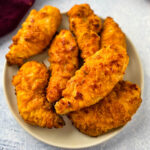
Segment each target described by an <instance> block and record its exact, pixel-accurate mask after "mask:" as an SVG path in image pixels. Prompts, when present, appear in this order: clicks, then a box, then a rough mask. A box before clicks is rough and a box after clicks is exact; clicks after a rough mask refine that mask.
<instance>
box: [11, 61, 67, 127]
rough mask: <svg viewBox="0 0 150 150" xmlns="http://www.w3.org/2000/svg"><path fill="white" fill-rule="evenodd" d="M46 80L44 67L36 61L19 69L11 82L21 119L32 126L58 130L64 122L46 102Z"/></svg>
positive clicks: (47, 76)
mask: <svg viewBox="0 0 150 150" xmlns="http://www.w3.org/2000/svg"><path fill="white" fill-rule="evenodd" d="M48 78H49V73H48V70H47V68H46V66H45V65H44V64H40V63H38V62H36V61H30V62H27V63H25V64H24V65H23V66H22V67H21V68H20V70H19V71H18V73H17V75H15V76H14V77H13V81H12V83H13V85H14V86H15V89H16V94H17V103H18V109H19V113H20V115H21V116H22V118H23V119H24V120H25V121H26V122H28V123H30V124H32V125H37V126H40V127H47V128H52V127H56V128H60V127H62V126H63V125H64V121H63V119H62V118H61V117H60V116H58V115H57V114H56V113H55V112H54V111H53V108H52V106H51V105H50V104H49V103H48V102H47V100H46V95H45V88H46V86H47V83H48Z"/></svg>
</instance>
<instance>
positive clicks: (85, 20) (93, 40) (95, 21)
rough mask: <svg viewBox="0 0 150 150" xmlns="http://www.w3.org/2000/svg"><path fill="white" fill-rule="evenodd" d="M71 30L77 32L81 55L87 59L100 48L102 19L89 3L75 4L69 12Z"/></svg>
mask: <svg viewBox="0 0 150 150" xmlns="http://www.w3.org/2000/svg"><path fill="white" fill-rule="evenodd" d="M68 16H69V22H70V30H71V31H72V32H73V33H74V34H75V36H76V38H77V42H78V46H79V49H80V50H81V57H82V58H83V59H86V58H87V57H89V56H91V55H93V54H94V53H95V52H96V51H98V50H99V49H100V36H99V35H98V33H100V31H101V28H102V23H101V19H100V18H99V17H98V16H96V15H95V14H94V12H93V10H92V9H91V8H90V6H89V5H88V4H80V5H75V6H73V7H72V8H71V9H70V10H69V12H68Z"/></svg>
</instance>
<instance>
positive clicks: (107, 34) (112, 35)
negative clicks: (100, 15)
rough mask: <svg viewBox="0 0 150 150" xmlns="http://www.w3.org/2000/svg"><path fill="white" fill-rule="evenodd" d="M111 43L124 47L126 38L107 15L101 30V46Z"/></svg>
mask: <svg viewBox="0 0 150 150" xmlns="http://www.w3.org/2000/svg"><path fill="white" fill-rule="evenodd" d="M112 44H116V45H120V46H123V47H124V48H126V38H125V34H124V33H123V32H122V31H121V29H120V27H119V26H118V24H117V23H116V22H115V21H114V20H113V19H112V18H111V17H107V18H106V19H105V21H104V24H103V29H102V32H101V47H105V46H108V45H112Z"/></svg>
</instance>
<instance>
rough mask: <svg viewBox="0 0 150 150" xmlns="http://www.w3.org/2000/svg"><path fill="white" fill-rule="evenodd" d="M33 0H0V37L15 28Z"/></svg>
mask: <svg viewBox="0 0 150 150" xmlns="http://www.w3.org/2000/svg"><path fill="white" fill-rule="evenodd" d="M34 1H35V0H0V37H1V36H3V35H5V34H7V33H8V32H10V31H12V30H13V29H14V28H16V27H17V25H18V24H19V22H20V20H21V19H22V17H23V16H24V15H25V13H26V12H27V10H28V9H29V8H30V7H31V6H32V5H33V3H34Z"/></svg>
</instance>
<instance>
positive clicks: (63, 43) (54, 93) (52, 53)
mask: <svg viewBox="0 0 150 150" xmlns="http://www.w3.org/2000/svg"><path fill="white" fill-rule="evenodd" d="M48 53H49V61H50V64H51V66H50V70H51V78H50V81H49V85H48V88H47V99H48V101H49V102H55V101H57V100H58V99H59V98H60V97H61V96H62V90H64V89H65V87H66V83H67V81H68V80H69V79H70V78H71V77H72V76H73V75H74V74H75V71H76V69H77V68H78V47H77V44H76V41H75V38H74V37H73V36H72V34H71V32H70V31H69V30H61V31H60V33H59V34H58V35H57V36H56V37H55V39H54V40H53V42H52V44H51V47H50V49H49V51H48Z"/></svg>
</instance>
